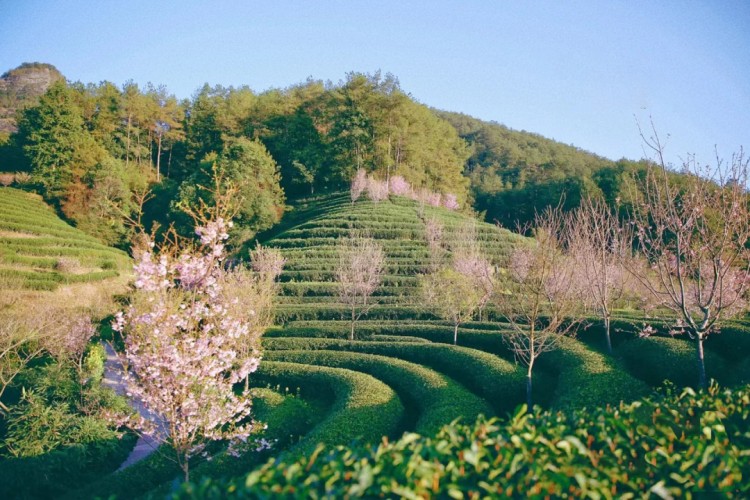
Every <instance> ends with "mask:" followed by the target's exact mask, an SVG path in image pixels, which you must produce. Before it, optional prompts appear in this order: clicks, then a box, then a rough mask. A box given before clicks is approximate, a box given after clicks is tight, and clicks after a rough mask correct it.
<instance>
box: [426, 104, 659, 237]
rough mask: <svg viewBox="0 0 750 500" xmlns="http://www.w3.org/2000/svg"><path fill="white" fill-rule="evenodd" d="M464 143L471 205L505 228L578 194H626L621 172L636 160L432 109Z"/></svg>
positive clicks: (611, 197)
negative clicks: (616, 158) (611, 157)
mask: <svg viewBox="0 0 750 500" xmlns="http://www.w3.org/2000/svg"><path fill="white" fill-rule="evenodd" d="M435 112H436V114H437V115H438V116H439V117H440V118H442V119H444V120H446V121H448V122H449V123H450V124H451V125H452V126H453V127H454V128H455V129H456V131H457V132H458V134H459V136H460V137H461V138H462V139H463V140H464V141H465V142H466V144H467V146H468V147H469V151H470V156H469V158H468V160H467V161H466V166H465V169H464V175H465V176H467V177H468V178H469V179H470V180H471V193H472V196H473V198H474V206H475V208H476V209H477V210H478V211H481V212H486V218H487V220H488V221H498V222H500V223H501V224H503V225H504V226H506V227H513V226H514V225H515V224H516V222H520V223H524V222H526V221H529V220H531V218H532V217H533V215H534V212H535V211H538V210H540V209H543V208H544V207H546V206H550V205H556V204H558V203H559V202H560V200H561V199H562V200H563V205H564V206H565V207H566V208H573V207H575V206H578V204H579V203H580V200H581V198H582V197H585V196H601V197H604V198H605V199H606V200H607V201H608V202H610V203H613V202H614V201H615V200H616V199H618V198H619V199H620V200H624V199H626V198H627V196H628V193H627V192H626V189H625V187H624V185H623V183H624V182H625V181H626V180H627V177H628V176H627V175H626V174H627V173H630V172H634V171H637V170H640V169H642V168H644V166H645V164H644V163H642V162H633V161H629V160H619V161H617V162H615V161H612V160H609V159H607V158H603V157H601V156H598V155H596V154H593V153H590V152H588V151H584V150H582V149H579V148H576V147H574V146H570V145H567V144H563V143H561V142H557V141H554V140H551V139H548V138H546V137H543V136H541V135H539V134H534V133H531V132H526V131H517V130H513V129H510V128H508V127H506V126H504V125H501V124H499V123H496V122H486V121H482V120H479V119H477V118H473V117H471V116H468V115H465V114H462V113H454V112H448V111H435Z"/></svg>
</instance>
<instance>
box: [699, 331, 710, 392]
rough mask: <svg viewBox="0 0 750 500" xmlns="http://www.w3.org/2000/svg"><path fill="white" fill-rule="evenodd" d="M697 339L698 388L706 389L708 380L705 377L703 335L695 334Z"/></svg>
mask: <svg viewBox="0 0 750 500" xmlns="http://www.w3.org/2000/svg"><path fill="white" fill-rule="evenodd" d="M696 339H697V341H698V345H697V347H698V349H697V350H696V354H697V355H698V388H699V389H708V380H707V379H706V361H705V359H704V357H703V335H701V334H698V335H696Z"/></svg>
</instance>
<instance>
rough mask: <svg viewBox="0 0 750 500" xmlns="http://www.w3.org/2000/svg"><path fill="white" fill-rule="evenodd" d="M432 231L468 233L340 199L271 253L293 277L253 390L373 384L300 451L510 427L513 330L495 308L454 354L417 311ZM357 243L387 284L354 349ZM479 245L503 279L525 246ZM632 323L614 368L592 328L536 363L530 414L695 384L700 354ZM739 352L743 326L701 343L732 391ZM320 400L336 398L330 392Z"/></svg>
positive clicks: (297, 218)
mask: <svg viewBox="0 0 750 500" xmlns="http://www.w3.org/2000/svg"><path fill="white" fill-rule="evenodd" d="M430 218H435V219H437V220H439V221H441V222H442V223H443V224H444V226H445V235H446V237H445V238H446V242H447V246H448V247H449V248H450V247H451V238H453V237H454V235H456V234H457V232H456V230H457V229H458V228H460V227H461V226H465V225H467V224H474V223H475V222H474V221H473V220H472V219H469V218H467V217H465V216H463V215H461V214H457V213H455V212H451V211H448V210H445V209H442V208H435V207H431V206H421V205H419V204H418V203H416V202H414V201H411V200H408V199H406V198H401V197H393V196H392V197H391V199H390V200H389V201H383V202H380V203H373V202H371V201H368V200H358V201H357V202H356V203H354V204H352V203H351V202H350V200H349V198H348V196H346V195H336V196H328V197H322V198H319V199H315V200H308V201H306V202H302V203H300V204H299V205H297V206H296V207H295V209H294V211H293V212H292V214H290V216H289V217H288V218H287V220H286V224H285V229H283V230H279V231H277V233H276V234H275V235H273V237H271V238H270V239H269V240H268V241H267V242H266V244H267V245H268V246H271V247H276V248H279V249H281V251H282V252H283V254H284V256H285V258H286V259H287V264H286V266H285V270H284V272H283V274H282V276H281V281H282V284H281V287H282V291H283V296H282V297H281V298H280V305H279V306H278V308H277V322H278V323H279V324H278V326H276V327H274V328H272V329H270V330H269V331H268V332H267V333H266V335H265V338H264V341H263V346H264V349H265V353H264V359H265V361H264V364H263V365H262V368H261V380H263V381H264V382H267V383H272V384H278V385H280V386H286V387H291V388H293V389H297V388H298V389H299V390H300V391H301V394H302V396H303V398H304V397H309V396H312V397H315V394H316V393H317V392H318V391H319V390H320V387H319V385H318V384H317V383H312V385H311V382H310V381H308V380H306V377H304V376H300V373H301V372H303V371H304V370H309V369H310V367H316V368H315V369H317V370H320V369H322V368H321V367H326V368H327V369H331V370H336V373H347V374H348V375H347V376H348V377H349V378H348V379H347V380H349V381H350V382H349V383H350V384H354V386H355V387H356V385H357V384H362V387H363V389H362V391H363V394H364V392H365V389H364V387H365V385H367V384H370V385H368V387H369V389H367V391H370V395H369V396H368V397H366V398H360V399H357V403H356V405H354V407H350V406H348V405H347V404H340V402H339V403H337V404H336V405H333V406H332V407H331V409H330V411H329V412H328V413H327V415H326V417H325V418H324V419H322V420H321V421H320V423H319V424H318V427H315V428H314V430H313V431H312V433H311V434H310V435H308V436H307V437H303V438H302V441H301V443H300V444H299V445H298V446H300V447H302V448H304V449H307V450H309V449H310V447H311V446H313V443H314V442H315V441H318V440H321V439H322V438H324V437H325V441H327V442H329V443H333V442H341V443H343V442H347V441H348V440H349V439H351V438H353V437H356V436H358V435H360V436H364V437H365V438H366V439H370V440H371V439H374V438H376V437H377V436H378V435H379V434H380V435H390V436H396V435H400V433H401V432H403V431H405V430H416V431H418V432H429V431H432V430H435V429H437V428H438V427H439V426H440V425H441V424H445V423H448V422H450V421H451V420H453V419H455V418H459V417H460V418H462V419H463V420H464V421H473V420H474V419H475V417H476V416H477V415H478V414H480V413H481V414H485V415H505V414H507V413H508V412H510V411H511V410H512V409H514V408H515V407H516V406H517V405H519V404H521V403H522V402H523V401H524V389H525V386H524V369H523V368H522V367H521V365H519V364H516V363H515V361H514V358H513V354H512V353H511V352H509V350H508V349H507V347H506V345H505V343H504V342H503V335H504V332H507V330H508V328H509V326H508V325H507V324H505V323H503V322H502V321H501V320H500V318H499V317H498V315H497V314H496V313H495V311H493V310H492V309H491V308H489V309H488V310H486V311H484V312H483V321H472V322H469V323H466V324H464V325H462V327H461V328H459V334H458V345H456V346H454V345H452V343H453V326H452V325H449V324H448V323H446V322H444V321H441V320H439V319H437V318H436V317H435V316H434V315H433V314H432V313H431V311H430V310H429V309H427V308H426V307H425V306H424V305H423V304H421V303H420V295H419V291H418V290H419V289H418V275H419V274H421V273H425V272H427V269H428V248H427V243H426V239H425V221H426V220H428V219H430ZM355 233H356V234H361V233H365V234H367V235H369V236H371V237H373V238H375V239H376V240H378V241H379V242H380V243H381V244H382V246H383V248H384V250H385V254H386V272H385V276H384V278H383V284H382V286H381V287H380V288H379V289H378V291H377V292H376V293H375V295H376V297H375V298H376V300H377V305H376V306H374V307H373V308H372V309H371V310H370V312H369V313H368V314H367V315H366V316H365V317H364V318H363V319H362V320H360V321H359V323H358V324H357V327H356V332H357V340H355V341H349V340H347V335H348V333H349V322H348V321H346V319H345V318H346V315H345V313H346V311H345V308H344V306H342V305H340V304H339V302H338V297H337V285H336V283H335V282H334V274H335V266H336V265H337V262H338V260H337V253H336V251H337V250H336V244H337V240H338V239H339V238H345V237H347V236H348V235H350V234H355ZM476 234H477V236H478V240H479V241H480V244H481V247H482V251H483V252H484V253H485V254H486V255H487V256H488V257H489V258H490V259H491V260H492V261H493V263H495V264H496V265H497V266H500V265H502V263H503V262H504V260H505V257H507V256H508V255H509V252H510V251H511V249H512V248H513V245H515V244H518V243H519V242H521V241H522V238H521V237H520V236H518V235H516V234H513V233H511V232H509V231H506V230H504V229H500V228H497V227H495V226H492V225H489V224H484V223H476ZM498 271H499V272H501V271H500V270H499V267H498ZM640 321H642V318H641V317H640V315H639V313H637V312H630V313H625V312H623V313H622V314H621V317H620V319H619V320H618V321H617V322H616V323H617V324H616V330H617V334H616V336H615V345H616V353H615V356H613V357H610V356H608V355H606V354H605V353H604V351H603V349H602V347H603V346H601V345H600V338H601V331H600V329H599V327H598V325H597V323H596V322H595V321H594V320H592V321H591V322H590V324H589V326H588V328H587V329H585V330H583V331H582V332H581V333H580V335H579V338H577V339H572V338H564V339H562V341H561V342H560V346H559V349H557V350H556V351H553V352H551V353H549V354H545V355H544V356H542V357H541V358H540V360H539V370H538V371H536V372H535V375H534V377H535V388H536V389H537V392H536V393H535V398H536V400H537V402H539V403H540V404H542V405H543V406H546V407H550V408H561V409H562V408H580V407H584V406H588V407H592V406H605V405H607V404H617V403H619V401H621V400H625V401H630V400H634V399H637V398H640V397H642V396H644V395H646V394H648V393H649V392H650V390H651V386H654V385H659V384H660V383H661V382H662V381H663V380H665V379H669V380H672V381H673V382H675V383H676V384H678V385H690V384H693V383H694V382H695V381H694V380H693V379H694V378H695V376H694V371H693V370H692V367H693V358H694V351H693V349H694V346H693V345H692V344H690V343H688V342H686V341H685V340H682V339H673V338H658V339H638V337H637V335H636V334H635V333H636V331H637V328H638V327H639V326H640V323H639V322H640ZM719 339H721V340H719ZM746 339H747V336H746V335H745V334H744V327H743V325H741V324H737V325H736V327H734V328H727V329H725V332H724V333H723V334H722V336H720V337H717V338H716V339H714V340H715V341H713V340H712V341H711V342H709V343H707V346H708V347H709V349H712V350H710V352H709V353H708V354H707V356H708V358H707V359H708V370H709V373H710V375H711V376H713V377H716V378H718V379H719V380H720V381H722V382H724V383H727V384H734V383H739V382H742V381H743V380H747V379H748V378H749V377H748V375H749V374H750V370H748V368H750V363H748V361H747V353H748V352H750V339H748V340H746ZM712 344H713V345H712ZM732 345H734V346H736V348H731V347H730V346H732ZM321 373H322V372H321ZM363 377H364V378H363ZM331 380H333V378H332V379H331ZM365 380H367V381H369V382H365ZM355 381H356V382H355ZM375 382H378V385H377V387H381V389H380V391H379V392H378V394H377V395H376V394H375V393H374V392H372V388H373V387H375V385H374V384H375ZM335 384H338V382H337V383H335ZM335 384H334V385H335ZM350 387H351V386H350ZM327 390H328V391H329V392H330V391H334V392H335V388H334V387H329V388H328V389H327ZM394 400H395V402H394ZM368 406H369V407H371V408H372V412H371V413H368V415H371V416H368V417H366V421H367V424H366V425H365V426H364V427H363V426H362V425H361V424H362V421H361V419H362V418H363V416H362V415H363V413H362V412H363V411H365V408H367V407H368Z"/></svg>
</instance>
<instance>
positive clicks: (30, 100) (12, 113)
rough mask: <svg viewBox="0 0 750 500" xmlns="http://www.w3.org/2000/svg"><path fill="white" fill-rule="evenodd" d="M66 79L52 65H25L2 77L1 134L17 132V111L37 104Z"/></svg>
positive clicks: (0, 100) (0, 82) (0, 98)
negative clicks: (49, 89) (46, 93)
mask: <svg viewBox="0 0 750 500" xmlns="http://www.w3.org/2000/svg"><path fill="white" fill-rule="evenodd" d="M62 79H64V77H63V75H62V73H60V72H59V71H58V70H57V68H55V67H54V66H52V65H51V64H44V63H23V64H21V65H20V66H19V67H17V68H15V69H12V70H10V71H6V72H5V73H3V75H2V76H0V133H3V132H4V133H11V132H13V131H15V130H16V110H18V109H21V108H23V107H26V106H29V105H33V104H34V103H36V101H37V99H39V96H40V95H42V94H44V93H45V92H46V91H47V89H48V88H49V86H50V85H52V84H53V83H54V82H56V81H57V80H62Z"/></svg>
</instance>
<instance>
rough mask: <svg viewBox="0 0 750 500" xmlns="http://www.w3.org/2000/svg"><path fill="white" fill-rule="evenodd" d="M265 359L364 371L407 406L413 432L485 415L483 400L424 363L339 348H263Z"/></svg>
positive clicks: (433, 429) (438, 427)
mask: <svg viewBox="0 0 750 500" xmlns="http://www.w3.org/2000/svg"><path fill="white" fill-rule="evenodd" d="M265 359H266V360H270V361H290V362H293V363H303V364H308V365H316V366H331V367H337V368H347V369H349V370H354V371H358V372H363V373H367V374H369V375H372V376H373V377H375V378H376V379H378V380H380V381H382V382H384V383H385V384H387V385H388V386H389V387H391V388H392V389H393V390H395V391H396V393H397V394H398V395H399V397H400V398H401V400H402V401H403V402H404V404H405V406H406V407H407V411H409V410H411V409H413V411H411V412H409V413H414V414H413V415H410V416H409V417H410V418H409V420H415V424H414V430H416V431H417V432H436V431H437V430H438V429H440V427H442V426H443V425H444V424H445V423H446V422H450V421H452V420H454V419H456V418H458V417H461V418H462V419H463V421H465V422H473V421H474V420H476V418H477V416H479V415H480V414H483V415H486V416H489V415H491V414H492V410H491V409H490V407H489V406H487V404H486V403H484V401H483V400H482V399H480V398H478V397H477V396H475V395H474V394H472V393H471V392H469V391H467V390H466V389H465V388H463V387H461V386H460V385H459V384H457V383H456V382H454V381H453V380H451V379H449V378H448V377H446V376H444V375H441V374H439V373H437V372H435V371H433V370H430V369H428V368H425V367H424V366H421V365H418V364H415V363H410V362H407V361H403V360H400V359H396V358H392V357H386V356H378V355H372V354H361V353H356V352H343V351H301V350H287V351H267V352H266V354H265Z"/></svg>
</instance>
